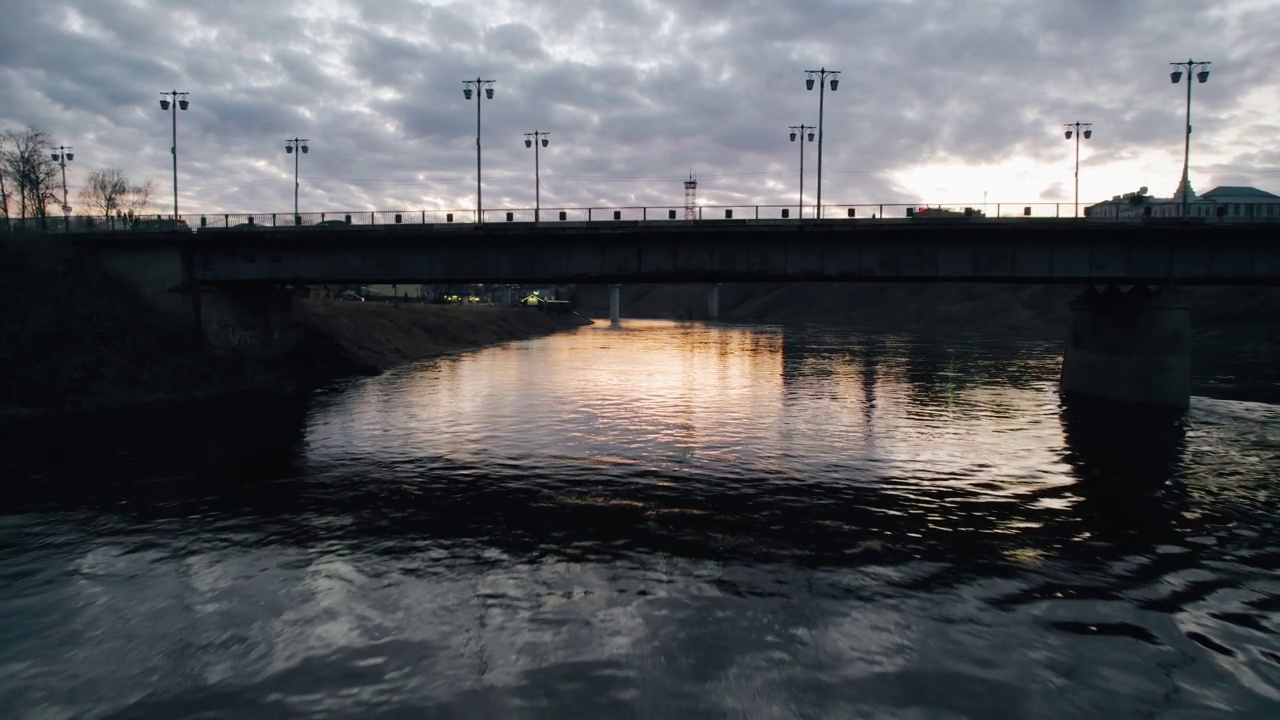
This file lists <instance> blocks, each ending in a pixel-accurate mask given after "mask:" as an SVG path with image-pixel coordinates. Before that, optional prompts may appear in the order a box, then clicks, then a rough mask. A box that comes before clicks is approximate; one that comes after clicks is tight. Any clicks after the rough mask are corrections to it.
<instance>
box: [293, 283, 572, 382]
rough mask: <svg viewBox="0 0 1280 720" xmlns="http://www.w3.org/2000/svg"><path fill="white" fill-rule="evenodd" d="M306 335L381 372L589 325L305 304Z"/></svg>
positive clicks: (546, 316) (524, 316) (517, 312)
mask: <svg viewBox="0 0 1280 720" xmlns="http://www.w3.org/2000/svg"><path fill="white" fill-rule="evenodd" d="M304 305H305V307H306V310H307V334H308V335H309V336H313V337H317V338H319V339H320V341H328V342H332V343H336V344H337V346H338V347H340V348H341V350H342V352H343V353H345V354H346V355H347V356H348V357H349V358H350V359H351V360H352V361H353V362H355V363H357V364H359V365H361V366H363V367H364V368H365V369H368V370H385V369H387V368H390V367H394V366H395V365H399V364H402V363H405V362H409V361H412V360H419V359H422V358H427V357H433V356H436V355H443V354H446V353H453V352H458V351H461V350H469V349H473V348H478V347H484V346H486V345H493V344H496V343H502V342H510V341H513V340H524V339H527V338H531V337H537V336H540V335H549V334H551V333H555V332H559V331H561V330H568V329H571V328H575V327H581V326H583V325H589V324H590V323H591V321H590V320H587V319H585V318H583V317H582V316H580V315H576V314H571V313H548V312H542V311H539V310H532V309H527V308H498V307H482V306H466V305H430V304H423V303H369V302H341V301H337V300H308V301H306V302H305V303H304Z"/></svg>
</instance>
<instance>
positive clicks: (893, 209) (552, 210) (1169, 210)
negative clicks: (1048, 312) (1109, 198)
mask: <svg viewBox="0 0 1280 720" xmlns="http://www.w3.org/2000/svg"><path fill="white" fill-rule="evenodd" d="M1242 208H1243V210H1247V212H1242V211H1241V209H1242ZM1227 209H1230V210H1231V212H1228V213H1226V214H1219V212H1218V211H1223V210H1227ZM1209 210H1214V212H1209V211H1208V210H1206V208H1204V207H1200V206H1197V207H1194V208H1193V214H1192V219H1193V220H1195V221H1197V222H1209V223H1280V203H1274V204H1265V203H1259V204H1252V205H1250V206H1242V205H1237V206H1232V207H1230V208H1228V206H1227V205H1225V204H1224V205H1218V206H1214V207H1213V208H1209ZM1147 211H1152V212H1151V214H1150V215H1148V214H1147ZM1075 212H1076V207H1075V204H1074V203H1005V202H1001V203H985V204H984V203H970V204H963V203H962V204H931V203H875V204H870V203H859V204H853V205H824V206H823V207H822V221H823V222H859V221H877V222H882V221H920V220H926V219H934V218H970V219H984V218H985V219H988V220H1001V221H1016V220H1018V219H1027V218H1062V219H1069V218H1073V217H1075ZM1175 212H1176V213H1180V212H1181V208H1180V207H1179V206H1177V205H1174V204H1171V203H1161V204H1158V205H1156V206H1154V207H1145V208H1142V207H1139V208H1125V209H1124V212H1119V213H1114V214H1108V215H1106V216H1101V215H1100V214H1098V215H1095V216H1093V217H1089V218H1087V220H1088V221H1089V222H1091V223H1116V222H1142V221H1144V220H1146V219H1151V220H1168V219H1177V217H1176V215H1175V214H1174V213H1175ZM816 214H817V213H816V211H815V208H814V206H812V205H806V206H804V207H798V206H796V205H698V206H695V207H693V208H685V207H684V206H673V205H664V206H647V207H641V206H636V207H570V208H561V207H545V208H540V209H536V210H535V209H534V208H489V209H485V210H484V211H483V212H481V213H479V215H478V214H477V212H476V210H474V209H471V210H373V211H370V210H350V211H338V212H318V213H299V214H297V215H294V214H293V213H202V214H197V215H185V216H182V217H181V219H180V220H179V224H178V229H179V230H181V231H185V232H191V231H196V232H198V231H200V230H202V229H241V230H243V229H253V228H275V229H282V228H316V227H326V228H341V227H347V226H365V227H368V226H395V225H439V226H474V225H476V224H477V218H478V217H479V218H480V219H481V220H482V221H483V224H485V225H500V224H505V223H530V224H531V223H535V222H536V223H538V224H539V225H543V226H555V225H558V224H562V223H563V224H582V223H589V224H603V223H612V222H626V223H654V224H664V223H671V222H677V223H679V222H694V223H702V222H721V223H723V222H726V221H750V222H813V221H814V218H815V216H816ZM1080 215H1081V219H1086V218H1085V217H1084V215H1085V207H1084V206H1081V208H1080ZM3 228H10V229H27V230H35V231H40V232H50V233H54V232H76V233H82V232H120V231H127V232H135V233H136V232H172V231H173V230H174V222H173V216H172V215H140V216H134V217H120V216H117V217H104V216H87V215H73V216H70V217H66V218H64V217H63V216H49V217H43V218H0V229H3Z"/></svg>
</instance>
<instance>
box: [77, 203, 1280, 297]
mask: <svg viewBox="0 0 1280 720" xmlns="http://www.w3.org/2000/svg"><path fill="white" fill-rule="evenodd" d="M1278 227H1280V225H1277V224H1274V223H1263V224H1218V223H1212V224H1210V223H1199V222H1194V221H1185V222H1184V221H1179V220H1169V221H1146V222H1141V223H1097V222H1091V221H1088V220H1077V219H1065V220H1053V219H1038V218H1029V219H1026V220H1010V219H999V220H995V219H989V220H985V219H969V218H965V219H922V218H917V219H915V220H904V219H894V220H879V221H876V220H861V221H857V222H816V221H812V222H795V221H791V222H776V221H751V220H748V221H733V220H717V221H702V222H697V223H689V222H680V221H676V222H670V223H666V222H657V223H655V222H653V221H649V222H646V223H638V222H637V223H628V222H627V221H619V222H610V223H591V224H587V223H582V224H574V223H556V224H555V225H548V224H545V223H543V224H534V223H502V224H486V225H451V226H441V225H384V226H367V225H366V226H359V225H352V226H345V227H344V226H339V227H323V228H313V227H312V228H308V227H303V228H289V227H286V228H247V229H246V228H234V229H231V228H228V229H212V228H210V229H205V230H202V231H200V232H198V233H194V234H189V233H188V234H175V233H130V232H117V233H102V234H84V235H76V234H72V235H70V237H71V238H72V239H73V241H75V242H78V243H82V244H86V245H92V246H96V249H97V250H98V251H99V252H101V253H104V254H107V255H112V254H118V253H123V254H125V255H128V254H134V253H145V252H146V248H150V249H151V250H152V251H160V250H164V249H167V250H170V251H175V250H176V251H180V252H181V253H182V255H183V256H184V263H185V264H187V267H188V274H187V278H188V280H192V281H195V282H199V283H208V284H239V283H295V284H325V283H352V284H355V283H400V284H408V283H467V282H475V283H551V282H560V283H564V282H578V283H623V282H671V283H686V282H814V281H842V282H848V281H895V282H979V283H1009V282H1017V283H1072V284H1144V283H1145V284H1175V285H1261V284H1280V239H1277V237H1276V236H1277V228H1278Z"/></svg>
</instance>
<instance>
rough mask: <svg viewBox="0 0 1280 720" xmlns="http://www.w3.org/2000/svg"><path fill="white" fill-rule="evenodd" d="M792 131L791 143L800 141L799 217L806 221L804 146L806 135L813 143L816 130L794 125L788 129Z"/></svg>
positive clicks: (807, 126)
mask: <svg viewBox="0 0 1280 720" xmlns="http://www.w3.org/2000/svg"><path fill="white" fill-rule="evenodd" d="M787 129H788V130H790V131H791V142H795V141H796V140H799V141H800V203H799V208H798V210H797V211H798V212H799V215H798V217H799V218H800V219H801V220H803V219H804V144H805V137H806V133H808V138H809V140H808V142H813V131H814V130H816V129H817V128H815V127H814V126H812V125H792V126H790V127H788V128H787Z"/></svg>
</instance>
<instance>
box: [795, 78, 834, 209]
mask: <svg viewBox="0 0 1280 720" xmlns="http://www.w3.org/2000/svg"><path fill="white" fill-rule="evenodd" d="M805 72H806V73H808V77H806V78H805V81H804V87H805V89H806V90H812V89H813V82H814V80H817V81H818V211H817V213H816V217H817V218H818V219H822V110H823V105H824V103H825V99H826V92H827V78H828V77H829V78H831V92H835V91H836V88H838V87H840V78H838V77H836V76H837V75H839V74H840V71H839V70H828V69H826V68H825V67H824V68H821V69H819V70H805Z"/></svg>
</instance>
